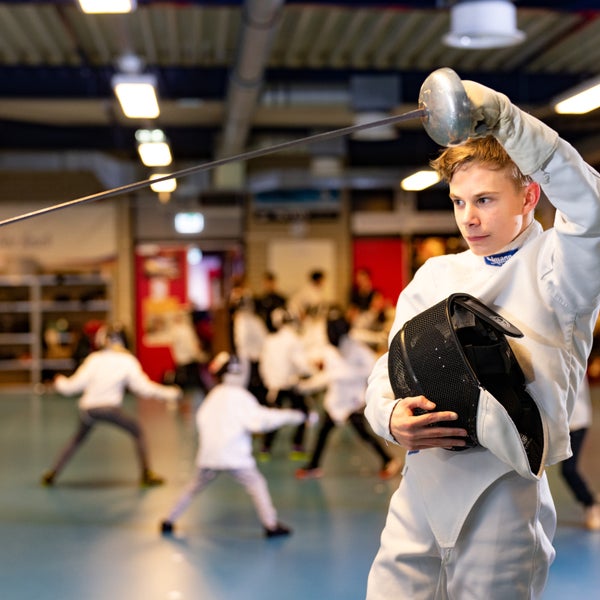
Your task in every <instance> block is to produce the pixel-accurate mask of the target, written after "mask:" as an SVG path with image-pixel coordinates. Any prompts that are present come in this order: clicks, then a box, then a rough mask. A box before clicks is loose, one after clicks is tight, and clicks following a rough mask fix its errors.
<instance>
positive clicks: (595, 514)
mask: <svg viewBox="0 0 600 600" xmlns="http://www.w3.org/2000/svg"><path fill="white" fill-rule="evenodd" d="M584 523H585V528H586V529H589V530H590V531H600V504H592V506H588V507H587V508H586V509H585V520H584Z"/></svg>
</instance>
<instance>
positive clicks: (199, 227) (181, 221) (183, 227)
mask: <svg viewBox="0 0 600 600" xmlns="http://www.w3.org/2000/svg"><path fill="white" fill-rule="evenodd" d="M174 226H175V231H176V232H177V233H183V234H185V235H191V234H194V233H200V232H202V231H203V230H204V215H203V214H202V213H201V212H180V213H177V214H176V215H175V219H174Z"/></svg>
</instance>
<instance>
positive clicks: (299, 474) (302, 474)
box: [296, 467, 323, 479]
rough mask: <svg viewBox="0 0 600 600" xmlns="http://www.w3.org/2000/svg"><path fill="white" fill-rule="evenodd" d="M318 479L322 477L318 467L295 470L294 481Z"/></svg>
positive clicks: (321, 471) (321, 470)
mask: <svg viewBox="0 0 600 600" xmlns="http://www.w3.org/2000/svg"><path fill="white" fill-rule="evenodd" d="M320 477H323V469H319V467H314V468H312V469H307V468H304V469H296V479H319V478H320Z"/></svg>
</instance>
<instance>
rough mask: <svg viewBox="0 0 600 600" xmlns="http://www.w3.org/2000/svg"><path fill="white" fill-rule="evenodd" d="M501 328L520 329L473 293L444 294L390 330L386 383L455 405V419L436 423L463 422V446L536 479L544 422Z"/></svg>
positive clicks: (399, 393)
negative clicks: (480, 448)
mask: <svg viewBox="0 0 600 600" xmlns="http://www.w3.org/2000/svg"><path fill="white" fill-rule="evenodd" d="M506 336H511V337H523V334H522V333H521V331H519V329H517V328H516V327H515V326H514V325H512V324H511V323H509V322H508V321H507V320H506V319H504V318H503V317H502V316H500V315H499V314H498V313H496V312H494V311H493V310H491V309H490V308H488V307H487V306H485V305H484V304H483V303H481V302H480V301H479V300H478V299H477V298H474V297H473V296H470V295H468V294H462V293H459V294H452V295H451V296H449V297H448V298H447V299H445V300H443V301H442V302H439V303H438V304H436V305H434V306H432V307H431V308H429V309H427V310H425V311H423V312H422V313H420V314H418V315H417V316H415V317H414V318H412V319H410V320H409V321H407V322H406V323H405V324H404V326H403V327H402V329H401V330H400V331H398V333H397V334H396V335H395V336H394V338H393V339H392V342H391V344H390V349H389V354H388V368H389V376H390V383H391V386H392V390H393V391H394V395H395V397H396V398H406V397H410V396H420V395H423V396H425V397H426V398H428V399H429V400H431V401H432V402H434V403H435V404H436V408H435V410H436V411H441V410H451V411H454V412H455V413H457V415H458V420H456V421H448V422H442V423H437V425H439V426H448V427H462V428H464V429H466V431H467V438H466V442H467V446H466V447H473V446H478V445H482V446H485V447H487V448H489V449H490V450H491V451H492V452H493V453H494V454H496V455H497V456H498V458H500V459H501V460H503V461H504V462H507V463H508V464H510V465H511V466H512V467H514V468H515V470H517V471H518V472H519V473H520V474H521V475H523V476H525V477H528V478H535V479H537V478H538V477H539V476H540V475H541V472H542V471H543V459H544V456H545V446H546V444H545V439H546V434H545V426H544V423H543V421H542V417H541V415H540V411H539V409H538V407H537V405H536V403H535V402H534V400H533V399H532V398H531V396H530V395H529V394H528V392H527V391H526V389H525V377H524V375H523V371H522V370H521V367H520V366H519V363H518V362H517V359H516V357H515V355H514V353H513V351H512V349H511V347H510V345H509V344H508V341H507V339H506ZM454 449H455V450H462V449H464V448H463V447H456V448H454Z"/></svg>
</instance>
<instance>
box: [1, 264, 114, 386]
mask: <svg viewBox="0 0 600 600" xmlns="http://www.w3.org/2000/svg"><path fill="white" fill-rule="evenodd" d="M111 314H112V289H111V283H110V279H108V278H105V277H103V276H101V275H96V274H77V275H70V274H69V275H62V274H55V275H11V276H8V275H7V276H0V383H1V384H5V383H6V384H31V385H35V384H37V383H41V382H42V381H44V380H46V379H49V378H51V377H52V376H53V374H55V373H57V372H66V373H68V372H71V371H72V370H73V368H74V367H75V361H74V359H73V357H72V355H73V350H74V347H75V344H76V342H77V339H78V335H79V333H80V332H81V330H82V328H83V325H84V324H85V323H86V322H87V321H89V320H91V319H97V320H101V321H105V320H107V319H110V318H111Z"/></svg>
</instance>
